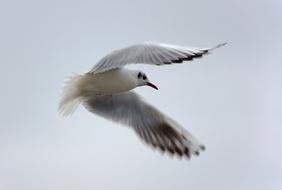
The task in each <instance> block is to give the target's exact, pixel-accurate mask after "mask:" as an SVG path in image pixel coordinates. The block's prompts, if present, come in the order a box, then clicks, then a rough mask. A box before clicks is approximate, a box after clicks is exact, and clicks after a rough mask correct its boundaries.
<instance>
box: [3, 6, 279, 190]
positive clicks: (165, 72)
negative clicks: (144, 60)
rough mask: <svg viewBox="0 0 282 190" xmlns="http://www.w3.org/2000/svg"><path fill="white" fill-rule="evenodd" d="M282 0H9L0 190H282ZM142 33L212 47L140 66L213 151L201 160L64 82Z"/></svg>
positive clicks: (156, 94)
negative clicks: (86, 103) (171, 148)
mask: <svg viewBox="0 0 282 190" xmlns="http://www.w3.org/2000/svg"><path fill="white" fill-rule="evenodd" d="M281 18H282V1H281V0H268V1H260V0H252V1H248V0H247V1H240V0H237V1H235V0H231V1H225V0H213V1H204V0H198V1H188V0H183V1H177V0H174V1H170V2H169V1H161V0H159V1H150V0H143V1H136V2H135V1H130V0H128V1H91V0H88V1H87V0H80V1H72V0H59V1H58V0H56V1H55V0H48V1H38V0H25V1H20V0H2V1H0V24H1V25H0V72H1V74H0V87H1V99H0V105H1V107H0V115H1V118H0V189H1V190H2V189H3V190H18V189H21V190H38V189H40V190H49V189H50V190H62V189H63V190H64V189H67V190H77V189H79V190H93V189H110V190H117V189H118V190H132V189H138V190H143V189H148V190H150V189H152V190H156V189H162V190H171V189H178V190H182V189H183V190H184V189H185V190H186V189H190V190H204V189H217V190H226V189H231V190H232V189H234V190H238V189H240V190H250V189H255V190H265V189H269V190H280V189H281V188H282V180H281V178H282V153H281V144H282V138H281V135H282V128H281V127H282V116H281V114H282V101H281V97H282V88H281V84H282V65H281V61H282V37H281V36H282V35H281V34H282V22H281ZM142 41H155V42H162V43H169V44H175V45H182V46H194V47H209V46H213V45H216V44H217V43H220V42H229V44H228V45H227V46H224V47H222V48H220V49H217V50H216V51H214V52H213V53H212V54H210V55H208V56H205V57H204V58H203V59H197V60H195V61H193V63H191V64H182V65H171V66H164V67H154V66H143V65H137V66H135V67H134V68H138V69H142V70H143V71H144V72H146V74H147V76H148V77H149V78H150V80H151V81H152V82H154V83H156V84H157V86H158V87H159V89H160V90H159V91H154V90H151V89H150V88H145V87H143V88H139V89H137V92H138V93H140V94H141V95H142V96H143V97H144V98H145V99H146V100H147V101H148V102H150V103H151V104H153V105H154V106H156V107H158V108H159V109H160V110H162V111H163V112H164V113H166V114H169V115H170V116H171V117H173V118H174V119H175V120H176V121H178V122H179V123H181V124H182V125H183V126H184V127H185V128H187V129H188V130H189V131H190V132H191V133H192V134H194V135H195V136H196V137H197V138H198V139H200V140H201V141H202V142H203V143H204V144H205V145H206V147H207V150H206V151H205V152H203V153H202V154H201V155H200V157H193V158H192V160H191V161H187V160H179V159H177V158H171V157H170V156H168V155H162V154H160V153H159V152H157V151H153V150H152V149H150V148H149V147H147V146H144V144H143V143H142V142H141V141H140V140H139V139H138V137H137V136H136V135H135V134H134V132H133V131H132V130H131V129H129V128H127V127H123V126H120V125H118V124H114V123H111V122H109V121H106V120H104V119H102V118H100V117H97V116H95V115H93V114H91V113H89V112H87V111H86V110H85V109H84V108H83V107H80V108H79V109H78V110H77V111H76V112H75V114H74V115H72V116H71V117H69V118H62V117H61V116H60V115H59V114H58V111H57V106H58V98H59V93H60V89H61V87H62V85H63V81H64V80H65V78H66V77H67V76H68V75H69V74H71V73H82V72H86V71H88V70H89V69H90V68H91V67H92V66H93V65H94V64H95V63H96V62H97V61H98V60H99V59H100V58H101V57H102V56H103V55H105V54H106V53H108V52H110V51H111V50H113V49H116V48H120V47H124V46H127V45H131V44H134V43H137V42H142Z"/></svg>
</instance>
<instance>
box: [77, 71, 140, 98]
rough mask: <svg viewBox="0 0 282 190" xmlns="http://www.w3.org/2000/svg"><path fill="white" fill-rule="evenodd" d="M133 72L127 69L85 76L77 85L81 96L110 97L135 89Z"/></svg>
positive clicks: (135, 83) (135, 82)
mask: <svg viewBox="0 0 282 190" xmlns="http://www.w3.org/2000/svg"><path fill="white" fill-rule="evenodd" d="M134 74H135V72H134V71H132V70H129V69H124V68H122V69H114V70H110V71H106V72H103V73H97V74H85V75H83V76H82V77H81V79H80V81H79V83H80V85H79V88H80V94H81V95H83V96H92V95H111V94H114V93H119V92H125V91H129V90H131V89H134V88H136V87H137V81H136V80H135V78H134Z"/></svg>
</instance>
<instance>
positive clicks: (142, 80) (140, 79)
mask: <svg viewBox="0 0 282 190" xmlns="http://www.w3.org/2000/svg"><path fill="white" fill-rule="evenodd" d="M134 77H135V78H136V80H137V86H150V87H152V88H154V89H156V90H158V87H157V86H156V85H154V84H153V83H151V82H150V81H149V79H148V77H147V76H146V74H145V73H144V72H142V71H136V72H134Z"/></svg>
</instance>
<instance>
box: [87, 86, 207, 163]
mask: <svg viewBox="0 0 282 190" xmlns="http://www.w3.org/2000/svg"><path fill="white" fill-rule="evenodd" d="M84 106H85V107H86V108H87V109H88V110H89V111H91V112H93V113H95V114H97V115H99V116H102V117H104V118H106V119H109V120H112V121H115V122H118V123H122V124H125V125H128V126H130V127H132V128H133V129H134V131H135V132H136V133H137V134H138V135H139V136H140V137H141V139H142V140H144V141H145V142H146V143H148V144H150V145H152V146H153V147H156V148H159V149H160V150H162V151H168V152H170V153H171V154H178V155H179V156H187V157H188V158H190V156H191V155H199V152H200V150H204V146H203V145H202V144H201V143H200V142H199V141H198V140H196V139H195V138H194V137H193V136H192V135H191V134H190V133H189V132H188V131H187V130H186V129H184V128H183V127H181V126H180V125H179V124H177V123H176V122H175V121H173V120H172V119H170V118H169V117H167V116H165V115H164V114H162V113H161V112H159V111H158V110H157V109H156V108H154V107H153V106H151V105H149V104H147V103H146V102H144V101H143V100H142V99H141V98H140V97H139V96H138V95H137V94H136V93H134V92H133V91H130V92H125V93H120V94H113V95H110V96H97V97H93V98H91V99H88V100H85V101H84Z"/></svg>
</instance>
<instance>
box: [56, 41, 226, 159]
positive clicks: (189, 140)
mask: <svg viewBox="0 0 282 190" xmlns="http://www.w3.org/2000/svg"><path fill="white" fill-rule="evenodd" d="M225 44H226V43H223V44H219V45H217V46H215V47H213V48H205V49H201V48H184V47H179V46H172V45H165V44H157V43H151V42H150V43H148V42H146V43H142V44H138V45H133V46H130V47H127V48H123V49H120V50H116V51H113V52H112V53H110V54H108V55H106V56H105V57H103V58H102V59H101V60H100V61H99V62H98V63H97V64H96V65H95V66H94V67H93V68H92V69H91V70H90V71H89V72H88V73H86V74H83V75H75V76H72V77H70V78H69V79H68V80H67V82H66V84H65V87H64V88H63V92H62V96H61V101H60V104H59V110H60V112H61V113H62V114H63V115H65V116H67V115H70V114H71V113H73V112H74V111H75V109H76V108H77V106H78V105H79V104H80V103H81V104H82V105H84V106H85V108H86V109H88V110H89V111H90V112H93V113H94V114H97V115H99V116H101V117H104V118H106V119H109V120H112V121H115V122H118V123H122V124H124V125H127V126H130V127H132V128H133V129H134V131H135V132H136V133H137V134H138V136H140V137H141V139H142V140H144V141H145V142H146V143H147V144H149V145H152V146H153V147H156V148H159V149H160V150H162V151H166V152H170V153H171V154H178V155H179V156H187V157H188V158H190V156H191V155H199V153H200V150H204V149H205V147H204V145H203V144H202V143H200V142H199V141H198V140H197V139H196V138H195V137H193V136H192V135H191V134H190V133H189V132H188V131H187V130H186V129H185V128H183V127H182V126H180V125H179V124H178V123H177V122H175V121H174V120H172V119H171V118H170V117H168V116H166V115H164V114H162V113H161V112H160V111H159V110H157V109H156V108H154V107H153V106H151V105H149V104H148V103H146V102H145V101H143V100H142V98H140V97H139V96H138V95H137V94H136V93H135V92H133V91H131V90H132V89H134V88H136V87H138V86H144V85H147V86H150V87H153V88H155V89H157V87H156V86H155V85H154V84H152V83H151V82H150V81H149V79H148V78H147V76H146V75H145V73H143V72H142V71H138V70H129V69H125V68H123V66H126V65H128V64H132V63H144V64H152V65H165V64H172V63H182V62H183V61H189V60H192V59H193V58H199V57H202V56H203V55H204V54H207V53H209V52H210V51H211V50H213V49H215V48H218V47H221V46H223V45H225Z"/></svg>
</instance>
